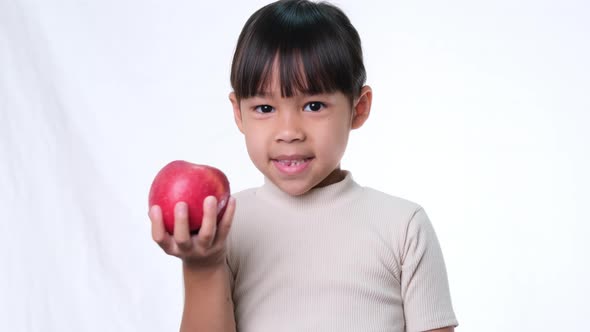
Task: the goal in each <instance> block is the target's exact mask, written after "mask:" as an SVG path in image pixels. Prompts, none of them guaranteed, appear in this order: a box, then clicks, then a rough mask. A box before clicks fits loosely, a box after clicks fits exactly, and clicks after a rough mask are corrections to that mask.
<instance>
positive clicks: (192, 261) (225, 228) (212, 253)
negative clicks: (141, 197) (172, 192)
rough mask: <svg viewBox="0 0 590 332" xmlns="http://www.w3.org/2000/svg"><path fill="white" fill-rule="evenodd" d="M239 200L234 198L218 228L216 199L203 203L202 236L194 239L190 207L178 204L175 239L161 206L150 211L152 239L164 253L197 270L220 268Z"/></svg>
mask: <svg viewBox="0 0 590 332" xmlns="http://www.w3.org/2000/svg"><path fill="white" fill-rule="evenodd" d="M235 208H236V200H235V198H233V197H230V199H229V202H228V203H227V208H226V210H225V213H224V214H223V217H222V219H221V220H220V221H219V224H217V199H216V198H215V197H214V196H209V197H207V198H205V201H204V202H203V221H202V224H201V228H200V229H199V233H198V234H197V235H194V236H191V235H190V232H189V225H188V207H187V205H186V203H185V202H178V203H177V204H176V206H175V207H174V235H170V234H168V232H166V230H165V228H164V221H163V219H162V210H161V209H160V207H159V206H158V205H154V206H152V207H151V208H150V211H149V217H150V220H151V221H152V238H153V239H154V241H156V243H158V245H160V247H162V249H163V250H164V251H165V252H166V253H167V254H168V255H172V256H176V257H178V258H180V259H182V260H183V262H184V263H185V264H186V265H188V266H191V267H194V268H203V269H206V268H211V267H219V266H221V265H223V264H225V250H226V249H225V248H226V246H225V241H226V239H227V235H228V234H229V230H230V228H231V224H232V221H233V217H234V212H235Z"/></svg>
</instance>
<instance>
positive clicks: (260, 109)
mask: <svg viewBox="0 0 590 332" xmlns="http://www.w3.org/2000/svg"><path fill="white" fill-rule="evenodd" d="M254 110H255V111H256V112H258V113H271V112H273V111H274V110H275V109H274V108H273V107H272V106H270V105H259V106H256V108H255V109H254Z"/></svg>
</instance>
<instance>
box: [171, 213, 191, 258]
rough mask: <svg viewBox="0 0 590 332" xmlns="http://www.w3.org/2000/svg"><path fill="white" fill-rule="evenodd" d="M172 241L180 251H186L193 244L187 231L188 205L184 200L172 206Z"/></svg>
mask: <svg viewBox="0 0 590 332" xmlns="http://www.w3.org/2000/svg"><path fill="white" fill-rule="evenodd" d="M174 241H175V242H176V245H177V246H178V248H179V249H180V251H188V250H190V249H191V248H192V246H193V242H192V240H191V234H190V231H189V222H188V206H187V205H186V203H185V202H178V203H176V205H175V206H174Z"/></svg>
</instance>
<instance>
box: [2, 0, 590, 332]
mask: <svg viewBox="0 0 590 332" xmlns="http://www.w3.org/2000/svg"><path fill="white" fill-rule="evenodd" d="M335 3H336V4H338V5H340V6H341V7H342V8H343V9H344V11H345V12H346V13H347V14H348V15H349V17H350V19H351V20H352V22H353V24H354V25H355V26H356V28H357V29H358V31H359V33H360V35H361V38H362V39H363V46H364V52H365V61H366V67H367V70H368V83H369V84H370V85H371V86H372V87H373V89H374V105H373V111H372V114H371V118H370V119H369V121H368V122H367V124H366V125H365V126H364V127H363V128H361V129H359V130H358V131H355V132H354V133H353V135H352V136H351V141H350V143H349V148H348V150H347V153H346V155H345V158H344V160H343V164H342V165H343V167H344V168H345V169H349V170H351V171H352V172H353V175H354V177H355V179H356V180H357V181H358V182H359V183H361V184H362V185H366V186H371V187H374V188H377V189H380V190H383V191H386V192H388V193H390V194H393V195H396V196H401V197H404V198H407V199H410V200H413V201H416V202H418V203H420V204H421V205H423V206H424V207H425V208H426V211H427V212H428V214H429V216H430V218H431V219H432V222H433V224H434V226H435V228H436V230H437V233H438V236H439V239H440V241H441V245H442V247H443V251H444V254H445V259H446V263H447V269H448V272H449V278H450V286H451V291H452V296H453V303H454V307H455V311H456V313H457V316H458V319H459V322H460V327H459V328H458V329H457V330H458V331H479V332H485V331H514V332H521V331H548V332H549V331H587V329H588V327H587V317H588V316H589V315H590V306H589V305H588V297H589V295H590V287H589V286H588V284H589V282H588V280H590V269H589V266H588V260H589V259H588V253H589V252H590V244H588V240H587V239H588V237H589V235H590V226H589V222H590V218H589V217H590V213H589V212H588V206H589V203H590V189H588V188H589V186H590V177H589V175H588V173H589V171H588V170H589V169H590V155H589V151H590V148H589V142H590V134H589V131H590V97H589V96H590V61H589V60H588V59H590V42H589V40H590V36H589V35H590V5H589V4H588V3H587V2H585V1H582V0H580V1H574V0H565V1H564V0H562V1H558V0H552V1H542V0H537V1H532V0H531V1H486V2H483V1H468V0H463V1H459V0H454V1H453V0H451V1H393V2H390V1H353V0H346V1H345V0H341V1H337V2H335ZM263 4H266V2H265V1H184V0H182V1H181V0H175V1H156V0H150V1H147V0H142V1H139V0H134V1H131V0H127V1H120V0H117V1H115V0H108V1H106V0H103V1H74V0H69V1H66V0H63V1H57V0H55V1H42V0H37V1H34V0H0V158H1V163H0V209H1V210H0V213H1V218H0V325H1V328H0V329H2V331H11V332H19V331H27V332H28V331H56V332H57V331H59V332H62V331H174V330H177V329H178V325H179V322H180V315H181V310H182V292H183V288H182V287H183V285H182V278H181V273H180V272H181V269H180V261H179V260H177V259H175V258H172V257H169V256H166V255H165V254H164V253H163V252H162V251H161V250H160V248H159V247H158V246H157V245H156V244H155V243H153V242H152V241H151V235H150V227H149V220H148V218H147V215H146V214H147V193H148V190H149V186H150V184H151V180H152V179H153V176H154V175H155V174H156V173H157V171H158V170H159V169H160V168H161V167H162V166H163V165H164V164H166V163H167V162H169V161H171V160H174V159H185V160H189V161H192V162H196V163H204V164H210V165H214V166H216V167H218V168H221V169H222V170H224V172H225V173H226V174H227V175H228V177H229V178H230V181H231V185H232V190H233V191H234V192H236V191H239V190H242V189H245V188H247V187H251V186H256V185H259V184H260V183H261V182H262V177H261V176H260V175H259V174H258V173H257V171H256V169H255V168H254V167H253V166H252V164H251V162H250V160H249V158H248V156H247V153H246V152H245V146H244V144H243V138H242V137H241V135H240V133H239V132H238V130H237V129H236V128H235V125H234V123H233V119H232V114H231V107H230V103H229V101H228V98H227V95H228V93H229V92H230V85H229V69H230V62H231V56H232V52H233V50H234V47H235V42H236V40H237V37H238V34H239V32H240V29H241V27H242V25H243V24H244V22H245V21H246V19H247V18H248V17H249V15H250V14H251V13H253V12H254V10H255V9H258V8H259V7H261V6H262V5H263Z"/></svg>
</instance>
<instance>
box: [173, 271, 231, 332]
mask: <svg viewBox="0 0 590 332" xmlns="http://www.w3.org/2000/svg"><path fill="white" fill-rule="evenodd" d="M182 269H183V274H184V290H185V298H184V312H183V314H182V323H181V325H180V331H181V332H192V331H199V332H200V331H203V332H207V331H211V332H235V330H236V325H235V319H234V308H233V302H232V297H231V289H230V283H229V270H228V268H227V265H226V264H222V265H220V266H218V267H212V268H211V269H207V270H203V269H202V268H200V267H199V268H194V267H191V266H190V265H189V264H188V263H186V262H185V263H184V264H183V268H182Z"/></svg>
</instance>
